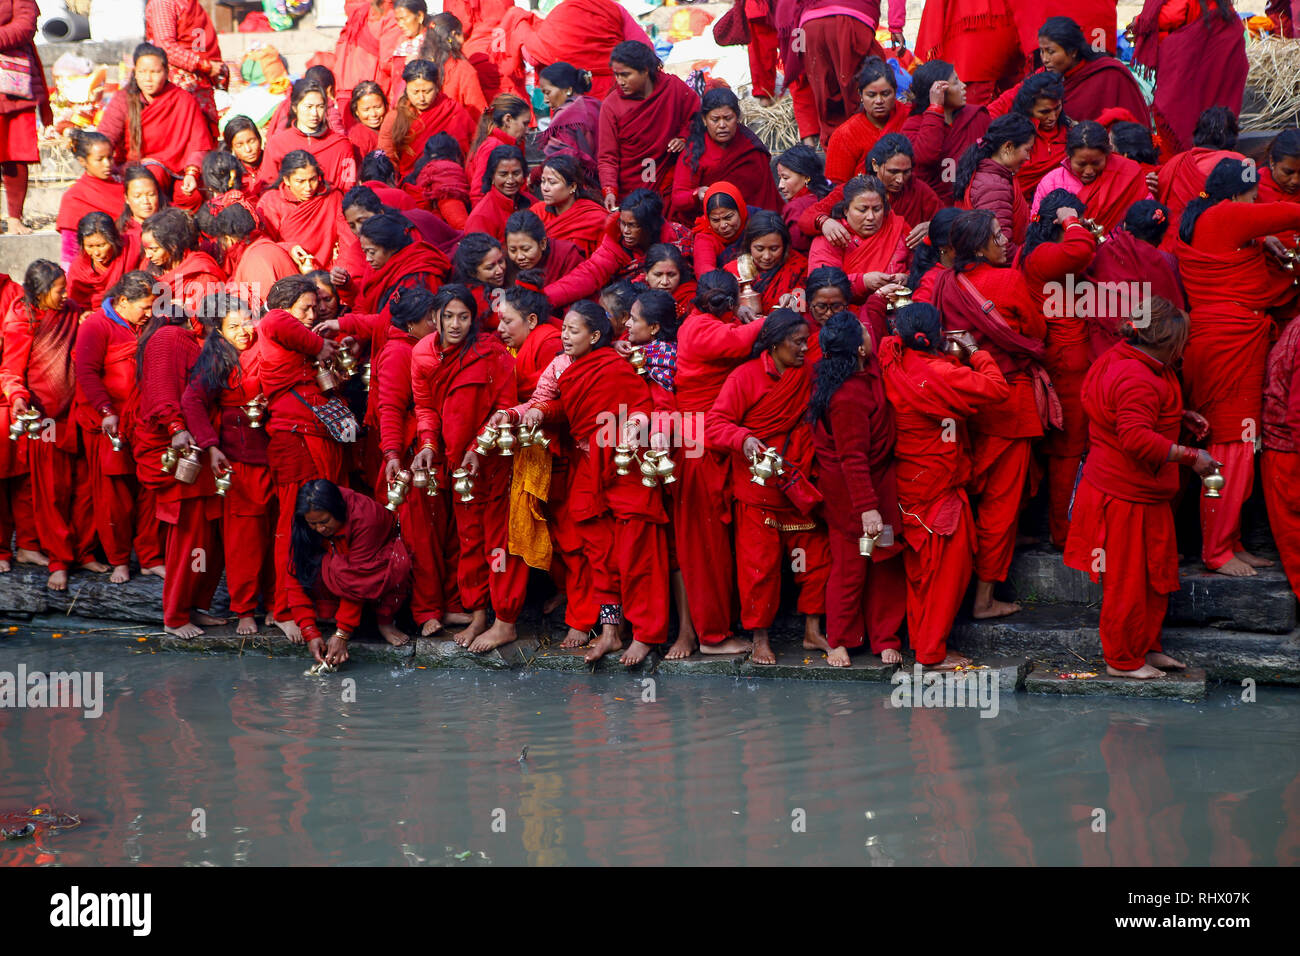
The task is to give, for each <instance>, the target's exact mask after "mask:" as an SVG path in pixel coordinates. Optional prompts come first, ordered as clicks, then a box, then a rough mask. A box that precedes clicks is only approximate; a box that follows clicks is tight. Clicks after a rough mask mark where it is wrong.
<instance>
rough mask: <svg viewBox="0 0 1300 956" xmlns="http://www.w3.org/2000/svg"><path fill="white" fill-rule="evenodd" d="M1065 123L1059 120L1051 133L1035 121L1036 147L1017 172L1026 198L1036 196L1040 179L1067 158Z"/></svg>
mask: <svg viewBox="0 0 1300 956" xmlns="http://www.w3.org/2000/svg"><path fill="white" fill-rule="evenodd" d="M1069 132H1070V131H1069V130H1068V129H1066V128H1065V124H1063V123H1060V122H1058V123H1057V124H1056V128H1055V129H1053V130H1052V131H1051V132H1050V133H1045V132H1043V130H1042V129H1040V128H1039V126H1038V124H1037V123H1034V148H1033V151H1032V152H1030V154H1029V159H1027V160H1025V164H1024V165H1023V166H1021V167H1020V169H1019V170H1017V172H1016V183H1017V184H1018V185H1019V187H1020V191H1021V192H1022V193H1023V194H1024V197H1025V199H1026V200H1030V199H1033V198H1034V190H1035V189H1036V188H1037V187H1038V183H1039V181H1040V180H1041V179H1042V178H1043V177H1044V176H1046V175H1047V174H1048V173H1050V172H1051V171H1052V170H1053V169H1055V168H1056V167H1057V166H1059V165H1061V161H1062V160H1064V159H1065V138H1066V136H1068V135H1069Z"/></svg>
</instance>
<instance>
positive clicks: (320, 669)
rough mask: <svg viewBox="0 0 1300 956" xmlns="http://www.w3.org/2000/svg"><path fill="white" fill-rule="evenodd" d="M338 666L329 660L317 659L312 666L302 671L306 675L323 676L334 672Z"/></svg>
mask: <svg viewBox="0 0 1300 956" xmlns="http://www.w3.org/2000/svg"><path fill="white" fill-rule="evenodd" d="M337 670H338V668H337V667H335V666H334V665H333V664H331V663H329V662H328V661H317V662H316V663H315V664H313V665H311V667H309V668H307V669H306V670H305V671H303V672H302V674H303V676H304V677H321V676H323V675H325V674H333V673H334V672H335V671H337Z"/></svg>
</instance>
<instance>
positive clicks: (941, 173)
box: [902, 106, 990, 203]
mask: <svg viewBox="0 0 1300 956" xmlns="http://www.w3.org/2000/svg"><path fill="white" fill-rule="evenodd" d="M934 115H935V114H933V113H927V112H925V111H922V112H920V113H915V114H913V115H911V116H909V117H908V118H907V119H906V120H905V121H904V123H903V129H902V133H903V135H904V136H906V137H907V138H908V139H909V140H911V141H912V147H913V150H914V152H915V167H914V172H913V175H914V176H917V177H918V178H920V179H921V180H923V181H924V182H925V183H926V184H927V185H928V186H929V187H930V188H931V189H933V190H934V191H935V194H936V195H938V197H939V198H940V199H941V200H943V202H945V203H950V202H952V175H951V173H950V172H949V164H947V163H946V162H945V160H949V159H950V160H952V161H953V163H956V162H958V161H959V160H960V159H961V157H962V156H963V155H964V154H965V152H966V150H967V149H969V148H970V147H971V146H973V145H974V144H975V142H976V141H977V140H978V139H979V138H980V137H981V136H983V135H984V131H985V130H987V129H988V128H989V122H990V119H989V113H988V110H986V109H984V107H982V106H963V107H961V108H960V109H958V110H957V111H956V112H954V113H953V114H952V123H951V124H949V123H945V122H944V118H943V117H942V116H939V117H938V120H939V126H940V127H942V128H941V129H940V130H938V135H937V136H936V135H934V134H933V133H931V132H929V131H927V130H926V129H925V127H924V126H923V125H922V124H923V123H924V121H925V119H926V117H927V116H934ZM927 125H929V124H927ZM953 168H955V167H953Z"/></svg>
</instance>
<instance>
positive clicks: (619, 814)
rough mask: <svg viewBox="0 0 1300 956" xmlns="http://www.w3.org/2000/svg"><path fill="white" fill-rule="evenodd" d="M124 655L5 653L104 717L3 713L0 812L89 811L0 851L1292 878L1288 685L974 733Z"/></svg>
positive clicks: (897, 713)
mask: <svg viewBox="0 0 1300 956" xmlns="http://www.w3.org/2000/svg"><path fill="white" fill-rule="evenodd" d="M134 650H137V648H136V647H134V646H127V645H125V644H124V643H123V642H120V641H118V642H115V641H112V640H90V639H82V640H79V641H76V642H68V641H60V642H53V643H51V642H49V641H48V640H44V641H43V640H41V639H39V638H37V637H26V636H24V637H20V638H16V639H10V640H7V641H5V642H3V644H0V670H11V671H12V670H13V669H14V668H15V667H16V666H17V664H18V663H19V662H22V663H26V664H27V666H28V667H29V668H31V669H40V670H45V671H51V670H63V669H71V668H73V667H75V668H77V669H81V670H103V671H104V683H105V710H104V715H103V716H102V717H101V718H99V719H98V720H87V719H84V718H83V717H82V716H81V713H80V712H79V711H70V710H69V711H57V710H43V711H40V710H26V709H21V710H4V711H0V812H3V811H4V810H5V809H15V808H26V807H28V806H32V805H36V804H46V805H50V806H55V807H58V808H61V809H65V810H68V811H71V812H75V813H79V814H81V816H82V818H83V820H84V821H85V822H84V823H83V825H82V826H81V827H80V828H78V829H76V830H72V831H66V832H62V833H58V834H54V835H51V836H49V837H46V838H42V839H41V840H40V841H28V842H26V843H2V844H0V863H3V864H5V865H31V864H50V863H55V862H58V863H61V864H65V865H88V864H89V865H95V864H109V865H120V864H124V863H133V862H138V863H141V864H146V865H172V866H176V865H215V866H228V865H249V864H251V865H269V864H284V863H295V864H338V863H353V864H387V865H398V866H400V865H420V864H434V865H443V864H454V863H458V862H460V863H464V864H466V865H468V864H474V863H477V864H480V865H481V864H484V863H485V862H490V863H508V864H524V863H526V864H538V865H563V864H570V865H610V864H624V865H627V864H638V865H652V866H653V865H664V864H673V863H685V864H706V863H707V864H730V863H734V864H744V865H771V864H781V863H821V864H873V865H881V866H892V865H918V864H931V865H935V864H938V865H996V864H1007V865H1043V864H1047V865H1080V864H1083V865H1116V866H1179V865H1215V866H1225V865H1226V866H1239V865H1248V864H1255V865H1258V864H1282V865H1296V864H1297V863H1300V756H1298V754H1300V749H1298V748H1297V746H1296V745H1297V743H1300V733H1297V731H1296V730H1295V729H1294V728H1295V727H1296V724H1297V721H1296V716H1297V714H1300V694H1296V693H1294V692H1291V691H1286V690H1281V689H1278V690H1273V689H1266V690H1265V691H1263V692H1261V701H1260V702H1259V703H1255V704H1241V703H1239V702H1238V701H1237V700H1236V698H1235V697H1232V696H1230V695H1229V694H1228V693H1227V692H1226V691H1225V692H1219V693H1216V694H1215V695H1213V696H1212V697H1211V700H1210V701H1209V702H1207V703H1205V704H1203V705H1197V706H1191V705H1185V704H1177V703H1164V702H1143V701H1136V700H1134V701H1124V700H1114V699H1096V700H1089V699H1084V698H1079V699H1054V698H1025V697H1018V698H1014V699H1011V698H1008V697H1004V698H1003V700H1002V705H1001V710H1000V713H999V716H998V717H996V718H993V719H982V718H980V717H979V714H978V712H977V711H975V710H927V709H923V708H916V709H901V710H900V709H893V708H891V707H889V706H887V704H888V698H889V693H888V691H889V686H888V685H845V684H834V685H828V684H825V683H815V682H778V681H753V682H742V681H733V680H723V679H699V678H677V679H673V678H668V677H659V678H657V679H656V681H655V685H656V686H655V696H656V699H655V700H654V701H653V702H644V701H643V700H642V691H643V686H642V684H641V678H640V677H639V676H632V675H629V676H627V677H621V676H616V677H609V676H603V675H602V676H599V677H596V676H590V675H585V674H583V675H565V674H548V673H529V674H492V673H480V672H477V671H435V670H418V669H417V670H390V669H389V668H386V667H380V666H378V665H355V666H350V667H349V668H348V670H347V671H345V672H344V673H343V674H340V675H333V676H331V677H328V678H319V679H317V678H306V677H304V676H302V663H301V662H300V661H289V660H273V659H268V658H265V657H262V656H246V657H244V658H242V659H236V658H231V657H224V656H213V657H191V656H182V655H169V654H148V653H145V654H140V653H132V651H134ZM344 678H351V679H353V680H355V682H356V699H355V702H345V701H344V700H343V699H342V696H343V695H342V689H343V683H342V681H343V679H344ZM525 746H527V748H528V751H527V757H526V758H525V759H522V760H521V759H520V754H521V751H522V750H523V748H524V747H525ZM196 811H201V813H197V814H196ZM1103 814H1104V818H1103V816H1102V815H1103ZM1099 821H1100V822H1102V823H1104V826H1102V825H1099ZM200 824H202V825H200Z"/></svg>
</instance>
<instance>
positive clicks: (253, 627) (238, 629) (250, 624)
mask: <svg viewBox="0 0 1300 956" xmlns="http://www.w3.org/2000/svg"><path fill="white" fill-rule="evenodd" d="M235 633H236V634H239V635H242V636H247V635H249V634H256V633H257V619H256V618H255V617H253V615H251V614H245V615H244V616H243V617H241V618H240V619H239V620H238V621H237V622H236V623H235Z"/></svg>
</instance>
